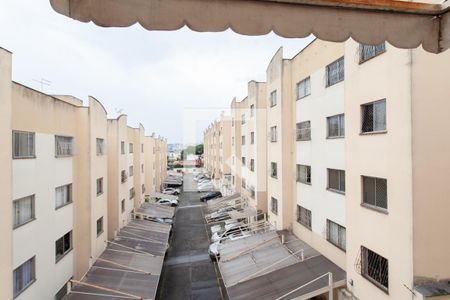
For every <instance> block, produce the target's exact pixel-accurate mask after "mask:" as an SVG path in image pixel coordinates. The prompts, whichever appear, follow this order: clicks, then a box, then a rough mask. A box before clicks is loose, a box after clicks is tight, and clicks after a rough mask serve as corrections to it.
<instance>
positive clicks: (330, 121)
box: [327, 114, 345, 138]
mask: <svg viewBox="0 0 450 300" xmlns="http://www.w3.org/2000/svg"><path fill="white" fill-rule="evenodd" d="M344 136H345V119H344V114H341V115H337V116H332V117H328V118H327V137H328V138H335V137H344Z"/></svg>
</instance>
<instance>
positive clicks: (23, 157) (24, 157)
mask: <svg viewBox="0 0 450 300" xmlns="http://www.w3.org/2000/svg"><path fill="white" fill-rule="evenodd" d="M13 159H36V155H33V156H16V157H13Z"/></svg>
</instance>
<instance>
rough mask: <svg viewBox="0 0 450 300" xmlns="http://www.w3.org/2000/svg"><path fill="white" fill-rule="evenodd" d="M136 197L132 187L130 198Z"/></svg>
mask: <svg viewBox="0 0 450 300" xmlns="http://www.w3.org/2000/svg"><path fill="white" fill-rule="evenodd" d="M133 198H134V188H131V189H130V200H131V199H133Z"/></svg>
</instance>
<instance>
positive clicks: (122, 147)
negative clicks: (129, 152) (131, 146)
mask: <svg viewBox="0 0 450 300" xmlns="http://www.w3.org/2000/svg"><path fill="white" fill-rule="evenodd" d="M120 153H121V154H125V142H124V141H122V142H120Z"/></svg>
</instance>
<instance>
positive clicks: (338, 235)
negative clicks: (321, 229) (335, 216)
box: [327, 220, 346, 251]
mask: <svg viewBox="0 0 450 300" xmlns="http://www.w3.org/2000/svg"><path fill="white" fill-rule="evenodd" d="M345 234H346V230H345V227H343V226H341V225H339V224H337V223H335V222H333V221H331V220H327V240H328V241H329V242H330V243H332V244H333V245H335V246H336V247H338V248H339V249H341V250H344V251H345V249H346V244H345V243H346V242H345V241H346V237H345Z"/></svg>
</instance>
